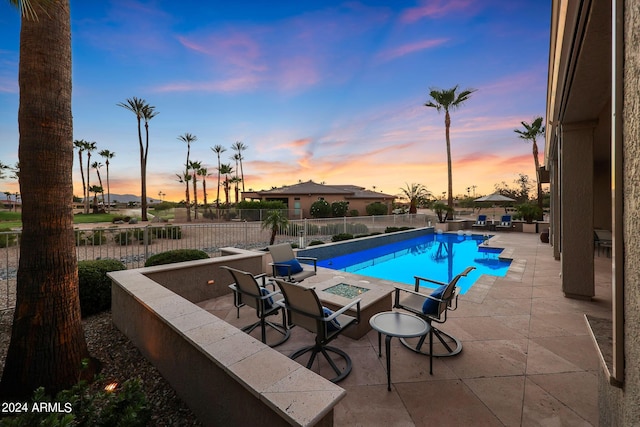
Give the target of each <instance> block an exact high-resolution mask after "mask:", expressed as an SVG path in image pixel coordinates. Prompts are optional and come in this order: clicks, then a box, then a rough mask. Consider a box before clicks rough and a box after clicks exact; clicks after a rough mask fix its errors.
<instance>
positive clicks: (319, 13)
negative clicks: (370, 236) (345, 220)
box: [0, 0, 550, 201]
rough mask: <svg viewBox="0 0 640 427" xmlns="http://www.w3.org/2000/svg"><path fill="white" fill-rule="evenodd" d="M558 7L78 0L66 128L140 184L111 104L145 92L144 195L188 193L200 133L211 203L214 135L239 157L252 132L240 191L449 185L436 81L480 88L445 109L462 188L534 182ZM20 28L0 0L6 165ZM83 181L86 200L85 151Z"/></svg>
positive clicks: (121, 119)
mask: <svg viewBox="0 0 640 427" xmlns="http://www.w3.org/2000/svg"><path fill="white" fill-rule="evenodd" d="M549 17H550V2H549V1H548V0H513V1H503V0H414V1H402V0H394V1H383V0H363V1H343V2H340V1H315V0H296V1H294V0H289V1H277V0H274V1H271V2H266V1H244V0H235V1H211V2H203V1H192V0H186V1H182V2H175V1H136V0H113V1H79V0H72V1H71V19H72V43H73V85H74V86H73V115H74V139H85V140H88V141H95V142H96V143H97V146H98V150H97V151H99V150H101V149H108V150H110V151H114V152H115V153H116V155H115V158H113V159H112V160H111V166H110V177H111V180H110V181H111V192H112V193H119V194H124V193H131V194H140V171H139V155H138V142H137V126H136V119H135V116H134V114H133V113H131V112H129V111H127V110H125V109H123V108H121V107H118V106H117V105H116V104H118V103H119V102H124V101H125V100H126V99H127V98H131V97H134V96H136V97H139V98H144V99H145V100H147V101H148V102H149V103H150V104H151V105H154V106H155V107H156V111H157V112H159V114H158V116H156V117H155V118H154V119H153V120H151V122H150V152H149V165H148V173H147V181H148V184H147V193H148V196H149V197H151V198H157V197H158V193H159V192H163V193H165V194H166V196H165V198H166V199H168V200H175V201H179V200H181V199H182V198H183V197H184V187H183V185H182V184H180V183H179V182H178V181H177V178H176V174H178V173H180V171H181V170H183V169H184V161H185V157H186V148H187V147H186V144H185V143H183V142H181V141H179V140H178V139H177V138H178V136H180V135H182V134H184V133H185V132H189V133H191V134H194V135H196V136H197V138H198V141H197V142H195V143H193V144H192V148H191V159H192V160H199V161H202V162H203V164H204V165H205V166H207V167H208V171H209V173H210V174H211V175H212V176H211V178H209V179H208V181H207V186H208V193H209V199H210V200H212V199H214V198H215V185H216V177H215V175H216V167H217V165H216V163H217V160H216V157H215V154H214V153H213V152H212V151H211V149H210V147H213V146H214V145H216V144H220V145H223V146H225V147H227V151H226V152H225V153H223V155H222V160H223V162H224V163H233V161H232V160H230V157H231V156H232V155H233V151H232V150H231V148H230V147H231V145H232V144H233V143H234V142H235V141H242V142H243V143H244V144H245V145H246V146H248V149H247V150H246V151H245V152H244V153H243V155H244V159H245V160H244V161H243V167H244V175H245V181H246V183H245V187H246V188H247V189H253V190H261V189H269V188H271V187H273V186H282V185H287V184H294V183H296V182H298V181H299V180H302V181H307V180H310V179H311V180H313V181H316V182H323V181H324V182H326V183H327V184H353V185H360V186H362V187H366V188H368V189H374V188H375V189H376V191H382V192H385V193H389V194H398V193H399V189H400V187H403V186H404V185H405V183H420V184H423V185H425V186H426V187H427V188H428V189H429V190H430V191H431V192H432V193H434V194H435V195H437V196H441V195H442V193H443V192H444V191H446V188H447V166H446V159H447V157H446V147H445V135H444V133H445V132H444V114H443V113H438V112H437V111H436V110H435V109H433V108H427V107H424V103H425V102H427V101H428V100H429V89H430V88H433V87H435V88H450V87H452V86H454V85H456V84H459V85H460V88H462V89H466V88H472V89H477V91H476V92H475V93H474V94H473V95H472V96H471V98H470V100H469V101H468V102H467V103H466V104H464V105H463V106H462V108H460V109H459V110H457V111H454V112H453V113H452V127H451V143H452V154H453V186H454V194H466V193H467V187H471V186H476V188H475V192H476V194H477V195H483V194H487V193H491V192H493V189H494V185H495V184H498V183H500V182H502V181H505V182H507V183H508V184H513V181H514V180H515V179H516V178H517V177H518V173H525V174H527V175H529V176H530V177H531V179H534V178H535V175H534V166H533V158H532V154H531V145H530V144H528V143H524V142H523V141H522V140H521V139H519V138H518V136H517V135H516V134H515V133H514V132H513V130H514V129H516V128H520V127H521V125H520V122H521V121H523V120H524V121H527V122H530V121H532V120H533V119H534V117H536V116H538V115H543V114H544V107H545V96H546V83H547V63H548V49H549ZM19 30H20V18H19V14H18V12H17V10H15V9H14V8H12V7H11V6H10V5H9V2H7V1H0V161H2V162H3V163H5V164H10V165H13V164H15V162H17V160H18V156H17V152H18V124H17V113H18V97H19V94H18V77H17V76H18V60H19ZM538 144H539V148H540V152H543V151H544V141H542V140H540V141H538ZM97 151H96V152H95V153H94V157H92V160H98V161H100V162H102V163H104V159H102V158H100V156H98V154H97ZM101 175H102V177H103V180H105V177H106V171H105V168H104V167H103V168H102V169H101ZM91 181H92V183H94V184H97V178H96V177H95V174H93V171H92V178H91ZM74 182H75V191H74V192H75V194H77V195H79V196H80V195H81V194H82V184H81V181H80V169H79V167H78V162H77V155H76V163H75V165H74ZM105 186H106V183H105ZM0 191H2V192H4V191H12V192H15V191H18V186H17V182H15V181H14V180H4V181H0ZM472 195H473V190H472Z"/></svg>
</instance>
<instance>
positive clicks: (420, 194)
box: [400, 183, 431, 214]
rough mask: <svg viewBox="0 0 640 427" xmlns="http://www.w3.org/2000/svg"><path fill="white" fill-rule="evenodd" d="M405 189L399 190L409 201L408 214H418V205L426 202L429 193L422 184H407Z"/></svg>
mask: <svg viewBox="0 0 640 427" xmlns="http://www.w3.org/2000/svg"><path fill="white" fill-rule="evenodd" d="M405 185H406V187H405V188H400V191H402V195H403V196H404V197H405V198H406V199H408V200H409V213H410V214H414V213H417V212H418V205H419V204H421V203H423V202H425V201H427V199H428V198H429V197H430V196H431V192H430V191H429V190H427V187H425V186H424V185H422V184H415V183H413V184H407V183H405Z"/></svg>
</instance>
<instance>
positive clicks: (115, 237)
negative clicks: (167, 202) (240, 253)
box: [0, 214, 435, 310]
mask: <svg viewBox="0 0 640 427" xmlns="http://www.w3.org/2000/svg"><path fill="white" fill-rule="evenodd" d="M432 222H435V219H434V218H433V217H429V216H427V215H424V214H415V215H409V214H403V215H387V216H365V217H344V218H323V219H301V220H290V221H289V224H288V225H287V227H286V228H284V229H283V230H280V232H279V233H278V235H277V239H276V241H277V242H290V243H292V244H293V245H294V246H299V247H305V246H307V245H309V243H311V242H314V241H315V242H318V241H321V242H329V241H331V239H332V237H333V236H334V235H337V234H352V235H354V236H358V235H366V234H371V233H381V232H384V231H385V229H386V228H387V227H424V226H427V225H431V223H432ZM20 237H21V232H20V231H5V232H0V310H6V309H8V308H13V305H14V303H15V285H16V273H17V269H18V262H19V258H20V251H19V248H20ZM270 237H271V231H270V230H267V229H263V228H262V222H260V221H247V220H240V221H237V220H236V221H228V222H223V223H198V224H179V225H174V224H165V225H155V224H149V225H121V226H110V227H102V228H99V227H98V228H91V229H77V230H76V231H75V238H76V251H77V256H78V260H79V261H83V260H96V259H105V258H109V259H117V260H120V261H122V262H123V263H124V264H125V265H126V266H127V268H137V267H142V266H144V263H145V261H146V260H147V259H148V258H149V257H150V256H151V255H154V254H157V253H160V252H165V251H169V250H172V249H200V250H202V251H205V252H207V253H208V254H209V255H210V256H217V255H219V253H220V249H221V248H224V247H236V248H241V249H262V248H265V247H266V246H267V245H268V244H269V243H270V242H269V240H270ZM315 242H314V243H315ZM2 300H4V301H2Z"/></svg>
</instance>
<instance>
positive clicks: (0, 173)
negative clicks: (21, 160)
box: [0, 162, 10, 179]
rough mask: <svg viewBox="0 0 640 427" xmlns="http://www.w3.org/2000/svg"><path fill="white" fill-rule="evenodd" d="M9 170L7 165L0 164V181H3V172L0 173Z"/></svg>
mask: <svg viewBox="0 0 640 427" xmlns="http://www.w3.org/2000/svg"><path fill="white" fill-rule="evenodd" d="M7 169H10V167H9V165H5V164H4V163H2V162H0V179H4V178H5V176H4V172H2V171H3V170H7Z"/></svg>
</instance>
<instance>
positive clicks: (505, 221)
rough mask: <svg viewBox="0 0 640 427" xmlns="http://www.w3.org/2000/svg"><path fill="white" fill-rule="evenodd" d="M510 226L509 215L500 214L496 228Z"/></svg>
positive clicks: (504, 228) (505, 228)
mask: <svg viewBox="0 0 640 427" xmlns="http://www.w3.org/2000/svg"><path fill="white" fill-rule="evenodd" d="M511 227H513V224H512V223H511V215H502V218H500V223H499V224H496V230H497V229H503V230H510V229H511Z"/></svg>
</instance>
